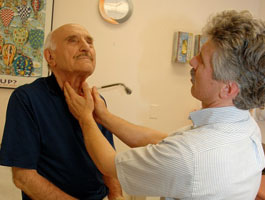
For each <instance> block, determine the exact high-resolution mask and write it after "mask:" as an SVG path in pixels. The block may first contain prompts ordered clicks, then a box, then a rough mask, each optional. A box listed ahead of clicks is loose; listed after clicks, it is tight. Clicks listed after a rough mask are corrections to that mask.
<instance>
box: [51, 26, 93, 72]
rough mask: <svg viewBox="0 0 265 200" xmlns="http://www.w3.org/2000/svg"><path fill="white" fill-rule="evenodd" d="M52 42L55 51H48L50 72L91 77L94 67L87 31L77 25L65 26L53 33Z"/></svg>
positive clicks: (91, 43) (90, 42)
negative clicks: (49, 54)
mask: <svg viewBox="0 0 265 200" xmlns="http://www.w3.org/2000/svg"><path fill="white" fill-rule="evenodd" d="M52 41H53V42H54V43H55V45H56V49H55V50H50V52H51V56H52V58H53V59H52V61H51V62H50V63H49V65H50V67H51V69H52V70H57V71H59V72H60V73H62V72H65V73H68V74H69V73H82V74H85V75H87V76H89V75H91V74H92V73H93V71H94V69H95V65H96V53H95V49H94V46H93V38H92V37H91V36H90V35H89V33H88V32H87V30H86V29H85V28H84V27H82V26H80V25H77V24H67V25H64V26H62V27H60V28H58V29H57V30H55V31H54V33H53V35H52Z"/></svg>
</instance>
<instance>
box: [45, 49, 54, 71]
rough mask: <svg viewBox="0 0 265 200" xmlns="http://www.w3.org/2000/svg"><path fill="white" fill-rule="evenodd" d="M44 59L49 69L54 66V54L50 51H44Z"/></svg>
mask: <svg viewBox="0 0 265 200" xmlns="http://www.w3.org/2000/svg"><path fill="white" fill-rule="evenodd" d="M44 57H45V60H46V61H47V63H48V65H49V66H50V67H53V66H55V64H56V63H55V60H54V54H53V52H52V51H51V50H50V49H45V50H44Z"/></svg>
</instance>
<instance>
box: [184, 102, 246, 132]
mask: <svg viewBox="0 0 265 200" xmlns="http://www.w3.org/2000/svg"><path fill="white" fill-rule="evenodd" d="M249 117H250V113H249V111H248V110H241V109H238V108H236V107H234V106H228V107H218V108H205V109H202V110H198V111H194V112H191V113H190V116H189V118H190V119H191V120H192V122H193V128H195V127H199V126H203V125H207V124H213V123H231V122H235V121H241V120H248V119H249Z"/></svg>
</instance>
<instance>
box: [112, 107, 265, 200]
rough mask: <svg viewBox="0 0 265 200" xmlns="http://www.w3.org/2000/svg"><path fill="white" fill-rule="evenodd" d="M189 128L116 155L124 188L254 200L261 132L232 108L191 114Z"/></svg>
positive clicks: (173, 195) (178, 195)
mask: <svg viewBox="0 0 265 200" xmlns="http://www.w3.org/2000/svg"><path fill="white" fill-rule="evenodd" d="M190 119H191V120H192V122H193V128H192V129H190V130H187V131H182V132H177V133H174V134H172V135H170V136H169V137H167V138H165V139H164V140H162V141H161V142H160V143H159V144H156V145H147V146H145V147H139V148H134V149H130V150H128V151H125V152H120V153H118V154H117V156H116V159H115V163H116V168H117V174H118V179H119V181H120V183H121V185H122V188H123V189H124V190H125V191H126V192H127V193H128V194H132V195H144V196H163V197H171V198H176V199H182V200H184V199H185V200H188V199H189V200H190V199H196V200H198V199H200V200H219V199H226V200H252V199H255V197H256V194H257V192H258V189H259V185H260V179H261V171H262V169H263V168H264V166H265V161H264V152H263V149H262V145H261V135H260V129H259V127H258V125H257V124H256V122H255V120H254V119H253V118H252V117H251V115H250V113H249V111H246V110H240V109H237V108H235V107H233V106H231V107H221V108H208V109H202V110H199V111H195V112H192V113H190Z"/></svg>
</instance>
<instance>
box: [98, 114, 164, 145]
mask: <svg viewBox="0 0 265 200" xmlns="http://www.w3.org/2000/svg"><path fill="white" fill-rule="evenodd" d="M100 123H102V125H103V126H104V127H106V128H107V129H108V130H110V131H111V132H112V133H113V134H115V135H116V136H117V137H118V138H119V139H120V140H121V141H123V142H124V143H125V144H127V145H128V146H130V147H140V146H145V145H147V144H157V143H158V142H160V141H161V140H162V139H164V138H165V137H167V136H168V135H167V134H166V133H162V132H159V131H156V130H153V129H150V128H146V127H143V126H138V125H135V124H132V123H130V122H128V121H126V120H124V119H122V118H119V117H117V116H115V115H113V114H112V113H110V112H107V113H105V115H104V116H102V117H101V121H100Z"/></svg>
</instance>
